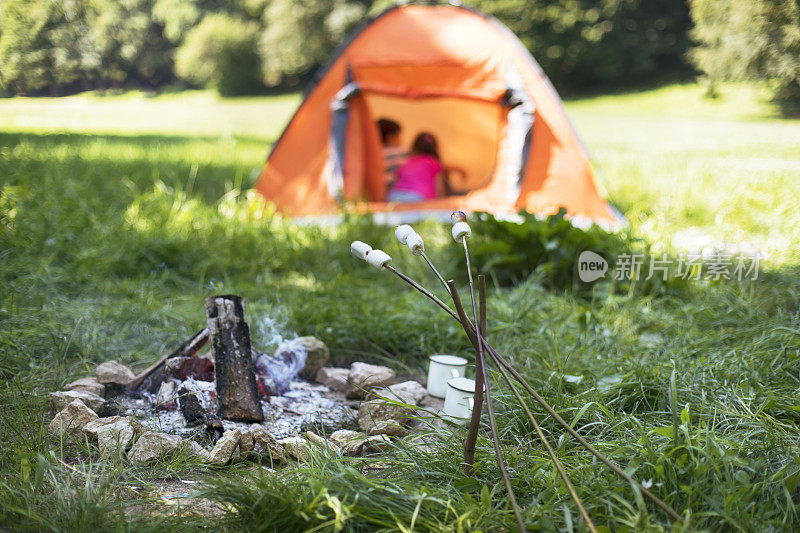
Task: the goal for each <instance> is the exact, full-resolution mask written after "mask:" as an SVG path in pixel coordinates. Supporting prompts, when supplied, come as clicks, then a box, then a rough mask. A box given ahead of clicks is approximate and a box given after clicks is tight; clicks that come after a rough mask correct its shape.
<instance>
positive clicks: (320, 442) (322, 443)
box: [306, 431, 339, 453]
mask: <svg viewBox="0 0 800 533" xmlns="http://www.w3.org/2000/svg"><path fill="white" fill-rule="evenodd" d="M306 438H308V441H309V442H310V443H312V444H314V445H316V446H319V447H320V448H322V449H323V450H325V451H326V452H333V453H335V452H337V451H339V447H338V446H336V445H335V444H333V443H332V442H329V441H327V440H325V439H323V438H322V437H320V436H319V435H317V434H316V433H314V432H313V431H306Z"/></svg>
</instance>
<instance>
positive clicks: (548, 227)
mask: <svg viewBox="0 0 800 533" xmlns="http://www.w3.org/2000/svg"><path fill="white" fill-rule="evenodd" d="M565 214H566V211H565V210H563V209H562V210H560V211H559V212H558V213H557V214H554V215H550V216H548V217H545V218H540V217H537V216H536V215H533V214H531V213H526V212H524V211H523V212H520V213H519V217H520V218H521V220H519V221H516V220H515V221H509V220H505V219H498V218H496V217H494V216H492V215H490V214H488V213H477V214H476V215H475V218H474V220H473V222H472V229H473V234H474V237H473V238H472V239H471V245H470V255H471V256H472V258H473V260H474V261H475V265H476V267H477V270H478V271H479V272H486V273H488V275H489V277H490V278H491V279H493V280H494V282H495V283H497V284H499V285H503V286H507V285H513V284H517V283H521V282H523V281H525V280H527V279H528V278H529V277H533V278H535V279H536V280H537V281H538V282H539V283H542V284H544V285H545V286H546V287H548V288H550V289H554V290H563V289H569V290H573V291H575V292H576V293H578V294H581V293H588V292H590V291H592V292H594V293H595V294H596V293H597V291H598V289H599V290H601V292H605V293H608V292H614V291H628V290H630V285H631V283H632V281H631V280H622V281H618V282H616V283H614V282H612V281H598V282H594V283H583V282H581V281H580V279H579V278H578V258H579V256H580V254H581V252H583V251H586V250H590V251H592V252H595V253H597V254H599V255H600V256H602V257H603V258H604V259H605V260H606V261H608V264H609V269H611V268H612V267H613V265H614V264H615V262H616V261H617V259H618V258H619V256H621V255H622V254H628V255H631V254H646V253H647V252H648V247H647V245H646V243H645V242H644V241H642V240H641V239H637V238H635V237H633V236H632V234H631V233H630V231H628V230H621V231H618V232H609V231H606V230H603V229H601V228H600V227H598V226H594V225H593V226H590V227H588V228H586V229H582V228H579V227H576V226H575V225H573V224H572V223H571V222H570V221H569V220H568V219H566V218H565ZM610 277H611V275H607V276H606V280H608V279H609V278H610ZM636 283H637V291H638V292H641V293H648V294H662V293H664V292H665V291H666V290H667V289H668V288H674V287H677V285H678V284H677V283H676V282H675V281H671V280H670V281H664V280H663V278H658V277H657V276H655V277H653V278H651V279H650V280H643V279H641V280H636Z"/></svg>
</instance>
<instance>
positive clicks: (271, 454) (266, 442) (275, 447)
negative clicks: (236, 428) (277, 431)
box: [249, 424, 284, 461]
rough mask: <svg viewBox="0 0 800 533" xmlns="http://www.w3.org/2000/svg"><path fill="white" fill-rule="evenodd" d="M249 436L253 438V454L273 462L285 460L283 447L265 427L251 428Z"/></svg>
mask: <svg viewBox="0 0 800 533" xmlns="http://www.w3.org/2000/svg"><path fill="white" fill-rule="evenodd" d="M249 434H250V435H251V436H252V438H253V452H254V453H256V454H258V455H261V456H262V457H264V458H266V459H272V460H273V461H283V460H284V450H283V446H282V445H281V444H280V443H279V442H278V441H277V440H276V439H275V437H273V436H272V434H271V433H270V432H269V431H267V429H266V428H265V427H264V426H259V425H257V424H254V425H252V426H250V431H249Z"/></svg>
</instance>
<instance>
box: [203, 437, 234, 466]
mask: <svg viewBox="0 0 800 533" xmlns="http://www.w3.org/2000/svg"><path fill="white" fill-rule="evenodd" d="M241 440H242V431H241V430H239V429H233V430H230V431H226V432H225V433H224V434H223V435H222V438H221V439H219V440H218V441H217V444H216V445H215V446H214V448H213V449H212V450H211V452H210V453H209V454H208V462H209V463H211V464H215V465H224V464H226V463H227V462H228V461H230V460H231V457H233V452H234V451H236V447H237V446H239V442H240V441H241Z"/></svg>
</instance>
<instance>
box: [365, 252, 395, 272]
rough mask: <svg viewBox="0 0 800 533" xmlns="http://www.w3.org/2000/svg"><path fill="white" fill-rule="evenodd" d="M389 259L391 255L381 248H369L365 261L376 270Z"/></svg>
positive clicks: (383, 265)
mask: <svg viewBox="0 0 800 533" xmlns="http://www.w3.org/2000/svg"><path fill="white" fill-rule="evenodd" d="M391 260H392V256H391V255H389V254H387V253H386V252H384V251H383V250H370V252H369V253H368V254H367V263H368V264H369V265H370V266H372V267H374V268H377V269H378V270H380V269H382V268H383V267H385V266H386V265H388V264H389V263H390V262H391Z"/></svg>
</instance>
